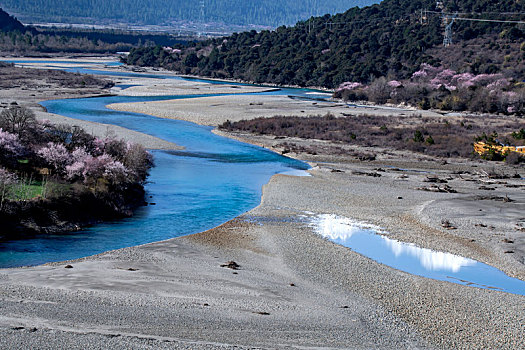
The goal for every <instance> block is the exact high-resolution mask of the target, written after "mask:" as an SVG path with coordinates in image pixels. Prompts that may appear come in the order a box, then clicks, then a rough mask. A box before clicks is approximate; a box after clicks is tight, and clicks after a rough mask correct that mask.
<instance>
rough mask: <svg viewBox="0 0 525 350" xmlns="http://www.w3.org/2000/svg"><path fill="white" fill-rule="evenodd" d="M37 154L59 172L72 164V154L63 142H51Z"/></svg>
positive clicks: (62, 171)
mask: <svg viewBox="0 0 525 350" xmlns="http://www.w3.org/2000/svg"><path fill="white" fill-rule="evenodd" d="M37 154H38V155H39V156H40V157H41V158H42V159H43V160H44V161H45V162H46V163H47V164H48V165H50V166H52V167H53V168H54V169H55V170H56V171H57V172H58V173H59V174H62V173H64V172H65V170H66V166H67V165H69V164H71V161H72V159H71V155H70V154H69V152H68V151H67V149H66V147H64V145H62V144H57V143H54V142H49V143H48V144H47V145H46V146H44V147H42V148H40V150H38V152H37Z"/></svg>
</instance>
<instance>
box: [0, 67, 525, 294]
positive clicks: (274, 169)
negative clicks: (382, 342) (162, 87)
mask: <svg viewBox="0 0 525 350" xmlns="http://www.w3.org/2000/svg"><path fill="white" fill-rule="evenodd" d="M33 62H34V61H33ZM19 63H23V61H20V62H19ZM65 70H70V71H78V72H81V73H91V74H104V75H114V76H122V77H130V76H142V77H144V75H139V74H137V73H128V72H108V71H98V70H92V69H84V68H74V69H65ZM146 77H151V78H161V79H183V80H193V81H205V82H211V83H216V84H224V83H223V82H215V81H208V80H201V79H192V78H180V77H174V76H169V75H152V74H149V75H146ZM242 85H246V84H242ZM122 88H125V86H122ZM265 94H272V95H276V94H279V95H293V96H298V97H307V98H311V97H314V98H315V97H323V96H322V94H321V95H319V96H315V94H316V91H314V90H307V89H282V90H281V91H277V92H271V93H265ZM206 96H210V95H206ZM195 97H202V96H163V97H126V96H114V97H101V98H87V99H68V100H55V101H46V102H42V105H43V106H44V107H46V108H47V109H48V111H49V112H51V113H56V114H61V115H65V116H68V117H72V118H77V119H84V120H89V121H95V122H101V123H106V124H115V125H119V126H123V127H125V128H128V129H132V130H136V131H140V132H143V133H146V134H150V135H153V136H157V137H159V138H161V139H165V140H168V141H172V142H175V143H177V144H179V145H181V146H184V147H185V148H186V149H185V150H183V151H169V152H164V151H154V152H153V154H154V157H155V164H156V166H155V167H154V168H153V169H152V171H151V175H150V177H149V181H150V182H149V183H148V184H147V185H146V190H147V195H148V202H150V204H155V205H150V206H147V207H143V208H141V209H140V210H139V211H138V212H137V213H136V215H135V216H134V217H132V218H129V219H125V220H121V221H118V222H113V223H105V224H100V225H97V226H95V227H92V228H89V229H86V230H84V231H82V232H75V233H70V234H61V235H50V236H44V235H42V236H39V237H36V238H32V239H27V240H20V241H8V242H2V244H0V267H12V266H23V265H36V264H41V263H45V262H51V261H62V260H69V259H75V258H80V257H84V256H89V255H93V254H97V253H101V252H104V251H108V250H112V249H118V248H123V247H129V246H135V245H140V244H145V243H150V242H155V241H160V240H165V239H169V238H173V237H178V236H181V235H186V234H191V233H196V232H201V231H204V230H207V229H210V228H212V227H215V226H218V225H220V224H222V223H224V222H226V221H227V220H230V219H232V218H234V217H236V216H238V215H240V214H242V213H243V212H246V211H248V210H250V209H252V208H253V207H255V206H256V205H258V204H259V202H260V198H261V188H262V185H263V184H265V183H266V182H268V180H269V178H270V177H271V176H272V175H274V174H278V173H291V174H296V175H303V174H305V173H304V172H303V171H302V170H305V169H307V168H308V166H307V165H306V164H305V163H302V162H300V161H296V160H293V159H290V158H286V157H283V156H280V155H278V154H276V153H273V152H270V151H268V150H265V149H263V148H260V147H256V146H252V145H249V144H245V143H241V142H238V141H234V140H230V139H227V138H223V137H220V136H217V135H214V134H213V133H211V129H212V128H210V127H203V126H198V125H196V124H193V123H188V122H184V121H177V120H169V119H160V118H156V117H152V116H148V115H144V114H136V113H127V112H118V111H113V110H109V109H107V108H106V107H105V106H106V105H107V104H110V103H119V102H142V101H155V100H166V99H175V98H195ZM88 131H89V130H88ZM311 220H313V221H310V222H311V224H310V226H312V227H314V229H315V230H316V231H317V233H319V234H321V235H322V236H323V237H326V238H328V239H330V240H332V241H333V242H335V243H338V244H341V245H343V246H346V247H349V248H351V249H352V250H354V251H356V252H358V253H360V254H363V255H365V256H367V257H369V258H372V259H373V260H376V261H378V262H380V263H383V264H385V265H388V266H391V267H393V268H396V269H399V270H402V271H406V272H408V273H411V274H415V275H420V276H424V277H428V278H433V279H437V280H442V281H449V282H453V283H459V284H463V285H469V286H475V287H479V288H486V289H495V290H500V291H506V292H510V293H514V294H520V295H525V282H524V281H521V280H519V279H515V278H511V277H509V276H507V275H505V274H504V273H503V272H501V271H499V270H497V269H495V268H494V267H491V266H488V265H485V264H482V263H479V262H477V261H474V260H471V259H467V258H463V257H460V256H456V255H452V254H449V253H444V252H434V251H431V250H428V249H423V248H419V247H416V246H415V245H413V244H407V243H402V242H397V241H395V240H392V239H388V238H387V237H384V236H380V235H377V234H376V231H378V230H379V229H378V228H377V227H372V226H370V225H366V224H362V223H357V222H354V221H352V220H351V219H348V218H339V217H336V216H333V215H326V214H323V215H319V216H318V217H317V218H312V219H311Z"/></svg>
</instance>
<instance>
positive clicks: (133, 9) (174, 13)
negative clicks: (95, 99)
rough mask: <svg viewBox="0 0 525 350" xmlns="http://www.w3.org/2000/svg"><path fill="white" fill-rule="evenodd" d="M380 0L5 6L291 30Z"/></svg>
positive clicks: (71, 0)
mask: <svg viewBox="0 0 525 350" xmlns="http://www.w3.org/2000/svg"><path fill="white" fill-rule="evenodd" d="M377 2H378V0H352V1H347V0H331V1H322V0H302V1H297V0H227V1H225V0H205V1H204V5H205V7H204V9H203V10H202V9H201V6H200V1H186V0H112V1H106V0H90V1H87V0H54V1H45V0H24V1H18V0H5V1H3V4H4V7H5V8H7V9H8V10H9V11H11V12H13V13H17V14H23V15H24V18H28V19H32V20H35V21H45V22H65V23H68V22H69V23H71V22H76V23H78V21H79V20H81V21H82V23H85V22H86V21H93V23H100V22H101V21H114V22H120V23H122V22H123V23H142V24H165V23H167V22H170V21H182V20H185V21H193V22H200V21H201V20H204V21H205V22H221V23H228V24H238V25H252V24H256V25H266V26H272V27H276V26H278V25H283V24H285V25H290V24H294V23H296V22H297V21H298V20H300V19H304V18H308V17H310V16H312V15H323V14H325V13H337V12H341V11H344V10H346V9H348V8H349V7H352V6H367V5H371V4H373V3H377Z"/></svg>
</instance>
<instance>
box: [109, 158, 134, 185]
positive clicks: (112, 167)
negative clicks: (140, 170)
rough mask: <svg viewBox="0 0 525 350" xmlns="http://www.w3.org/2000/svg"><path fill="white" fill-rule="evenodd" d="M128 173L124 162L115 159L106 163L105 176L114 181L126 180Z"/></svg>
mask: <svg viewBox="0 0 525 350" xmlns="http://www.w3.org/2000/svg"><path fill="white" fill-rule="evenodd" d="M128 173H129V171H128V169H127V168H126V167H125V166H124V164H122V163H121V162H119V161H117V160H115V161H112V162H109V163H107V164H106V166H105V169H104V175H103V176H104V178H105V179H107V180H109V181H110V182H112V183H121V182H125V181H126V178H127V176H128Z"/></svg>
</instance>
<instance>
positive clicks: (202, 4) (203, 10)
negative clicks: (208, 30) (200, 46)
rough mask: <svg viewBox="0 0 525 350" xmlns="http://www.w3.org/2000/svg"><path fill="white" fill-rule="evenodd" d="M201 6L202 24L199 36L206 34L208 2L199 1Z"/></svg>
mask: <svg viewBox="0 0 525 350" xmlns="http://www.w3.org/2000/svg"><path fill="white" fill-rule="evenodd" d="M199 8H200V18H199V20H200V25H201V28H202V30H201V32H200V33H199V36H202V35H203V34H204V29H205V25H204V21H205V9H206V3H205V2H204V0H200V1H199Z"/></svg>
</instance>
